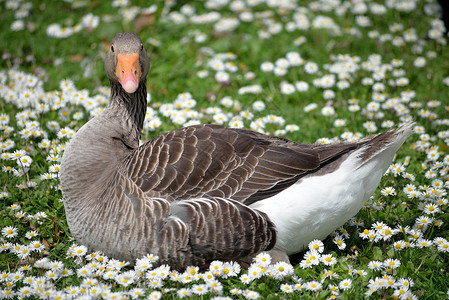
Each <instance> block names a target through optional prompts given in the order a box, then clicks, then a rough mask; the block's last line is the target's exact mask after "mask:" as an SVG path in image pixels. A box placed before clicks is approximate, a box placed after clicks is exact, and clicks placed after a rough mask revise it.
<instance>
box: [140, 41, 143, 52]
mask: <svg viewBox="0 0 449 300" xmlns="http://www.w3.org/2000/svg"><path fill="white" fill-rule="evenodd" d="M140 51H143V44H142V43H140Z"/></svg>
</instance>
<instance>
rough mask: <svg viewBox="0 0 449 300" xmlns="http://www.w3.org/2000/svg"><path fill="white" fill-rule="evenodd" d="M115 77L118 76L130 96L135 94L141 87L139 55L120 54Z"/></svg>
mask: <svg viewBox="0 0 449 300" xmlns="http://www.w3.org/2000/svg"><path fill="white" fill-rule="evenodd" d="M115 75H117V77H118V79H119V81H120V84H121V85H122V87H123V89H124V90H125V92H127V93H128V94H132V93H134V92H135V91H136V90H137V88H138V87H139V79H140V75H141V70H140V63H139V54H137V53H134V54H129V55H124V54H118V55H117V69H116V71H115Z"/></svg>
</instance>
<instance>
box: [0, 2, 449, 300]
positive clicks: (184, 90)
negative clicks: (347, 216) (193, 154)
mask: <svg viewBox="0 0 449 300" xmlns="http://www.w3.org/2000/svg"><path fill="white" fill-rule="evenodd" d="M440 13H441V10H440V7H439V5H438V3H437V1H435V0H427V1H424V0H387V1H376V0H372V1H371V0H370V1H368V0H366V1H365V0H359V1H356V0H353V1H340V0H320V1H294V0H279V1H276V0H241V1H240V0H235V1H229V0H208V1H181V0H180V1H175V0H173V1H153V2H150V1H132V0H114V1H111V2H109V1H94V0H92V1H91V0H66V1H55V0H53V1H35V0H32V1H19V0H18V1H14V0H6V1H0V18H1V20H2V21H1V25H0V26H1V31H0V55H1V58H0V155H1V159H0V165H1V169H2V171H1V173H0V183H1V190H0V205H1V210H0V230H1V232H0V299H1V298H20V297H23V298H28V297H30V298H42V299H66V298H67V299H72V298H76V299H91V298H104V299H122V298H125V299H127V298H133V299H159V298H161V297H162V298H172V299H175V298H182V297H187V298H190V297H192V298H201V299H209V298H213V297H215V298H216V299H256V298H264V299H265V298H266V299H299V298H305V299H308V298H311V299H339V298H341V299H356V298H363V297H371V298H374V299H391V298H392V299H416V298H420V299H447V298H448V297H449V275H448V274H449V241H448V236H449V225H448V224H449V214H448V200H447V190H448V188H449V151H448V148H449V127H448V126H449V51H448V46H447V43H448V35H447V32H445V28H444V23H443V22H442V21H441V19H440ZM122 31H133V32H136V33H138V34H139V36H140V37H141V39H142V41H143V42H144V46H145V48H146V50H147V52H148V53H149V56H150V61H151V69H150V73H149V78H148V92H149V94H148V97H149V102H148V110H147V116H146V119H145V122H144V133H143V136H142V139H143V140H149V139H152V138H153V137H155V136H157V135H158V134H161V133H163V132H165V131H167V130H172V129H175V128H180V127H183V126H188V125H193V124H198V123H216V124H222V125H225V126H229V127H237V128H250V129H252V130H256V131H260V132H263V133H266V134H270V135H275V136H282V137H285V138H288V139H290V140H293V141H297V142H304V143H314V142H318V143H333V142H337V141H355V140H358V139H360V138H363V137H364V136H369V135H375V134H378V133H380V132H382V131H384V130H388V129H391V128H396V127H398V126H400V125H401V124H403V123H405V122H408V121H414V122H415V125H414V127H413V131H414V133H415V134H413V135H412V136H410V137H409V138H408V140H407V141H406V142H405V144H404V145H403V146H402V147H401V148H400V150H399V152H398V154H397V156H396V158H395V160H394V163H393V164H392V165H391V166H390V168H389V170H388V171H387V173H386V174H385V176H384V177H383V178H382V181H381V184H380V186H379V188H378V189H377V190H376V192H375V193H374V194H373V196H372V198H371V200H370V201H369V202H367V203H365V205H364V207H363V208H362V210H361V211H360V212H359V213H358V214H357V215H356V216H355V217H354V218H352V219H351V220H349V221H348V222H347V223H346V224H345V225H344V226H343V227H341V228H338V229H337V230H336V231H335V232H334V233H333V234H332V235H331V236H330V237H328V238H327V239H325V240H323V241H318V240H317V241H313V242H312V243H311V244H310V245H309V248H310V249H306V250H307V251H304V252H303V253H300V254H297V255H295V256H293V257H291V265H290V264H270V259H269V257H267V256H266V255H264V254H261V255H260V256H259V257H258V259H256V260H255V261H254V262H253V264H251V265H250V266H249V268H248V266H244V265H242V266H241V265H240V264H238V263H231V262H219V261H215V262H213V263H212V264H211V265H210V267H209V268H206V269H204V268H203V269H199V268H198V267H195V266H190V267H188V268H187V269H186V270H172V269H170V267H169V266H165V265H163V266H159V267H156V264H155V262H156V261H157V257H156V256H155V255H149V256H147V257H144V258H142V259H141V260H138V261H137V263H136V265H135V266H134V267H133V266H130V265H129V264H128V262H121V261H117V260H115V259H113V258H108V257H106V256H104V255H103V254H102V253H97V252H94V253H91V252H89V251H88V249H86V247H84V246H83V245H79V244H77V243H76V241H75V240H74V239H73V237H72V236H71V234H70V230H69V228H68V226H67V223H66V220H65V212H64V206H63V202H62V193H61V191H60V186H59V180H58V171H59V163H60V160H61V157H62V154H63V152H64V148H65V145H66V144H67V143H68V142H69V141H70V139H71V137H72V136H73V135H74V134H75V132H76V131H77V130H78V129H79V128H80V127H81V126H82V125H83V124H84V123H85V122H87V120H89V119H90V118H92V117H94V116H95V115H97V114H99V113H100V112H101V111H102V109H103V108H104V107H105V106H106V105H107V103H108V99H109V82H108V78H107V76H106V72H105V70H104V57H105V54H106V51H107V49H108V48H109V46H110V44H109V41H110V40H111V38H112V37H113V36H114V34H115V33H117V32H122ZM323 188H325V187H323ZM336 201H338V200H337V199H336ZM153 264H154V267H153Z"/></svg>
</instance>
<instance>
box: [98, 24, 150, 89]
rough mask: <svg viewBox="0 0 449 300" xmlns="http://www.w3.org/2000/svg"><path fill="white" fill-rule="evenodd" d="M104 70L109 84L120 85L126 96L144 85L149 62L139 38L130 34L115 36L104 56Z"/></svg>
mask: <svg viewBox="0 0 449 300" xmlns="http://www.w3.org/2000/svg"><path fill="white" fill-rule="evenodd" d="M105 69H106V73H107V75H108V77H109V80H110V82H111V84H112V83H118V84H120V85H121V87H122V88H123V90H124V91H125V92H126V93H128V94H133V93H134V92H135V91H136V90H137V88H138V87H139V85H142V84H145V80H146V77H147V74H148V71H149V69H150V61H149V59H148V56H147V53H146V51H145V48H144V47H143V43H142V40H141V39H140V37H139V36H138V35H137V34H134V33H130V32H124V33H118V34H116V35H115V36H114V38H113V39H112V41H111V47H109V51H108V53H107V55H106V60H105Z"/></svg>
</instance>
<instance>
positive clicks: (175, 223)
mask: <svg viewBox="0 0 449 300" xmlns="http://www.w3.org/2000/svg"><path fill="white" fill-rule="evenodd" d="M149 67H150V63H149V59H148V56H147V54H146V51H145V49H144V46H143V43H142V41H141V39H140V38H139V36H138V35H136V34H134V33H119V34H117V35H115V36H114V38H113V39H112V42H111V46H110V48H109V51H108V53H107V55H106V59H105V70H106V73H107V75H108V77H109V81H110V85H111V99H110V102H109V104H108V106H107V107H106V108H105V109H104V111H103V112H102V113H101V114H99V115H98V116H96V117H94V118H92V119H91V120H89V121H88V122H87V123H86V124H84V125H83V126H82V127H81V128H80V129H79V131H78V132H77V133H76V135H75V136H74V137H73V138H72V140H71V141H70V143H69V145H68V146H67V149H66V150H65V152H64V154H63V158H62V162H61V168H60V182H61V188H62V193H63V203H64V207H65V213H66V218H67V223H68V226H69V229H70V231H71V233H72V235H73V236H74V238H75V240H76V241H77V243H79V244H82V245H85V246H87V247H88V249H90V250H91V251H101V252H102V253H104V254H105V255H107V256H109V257H113V258H116V259H120V260H124V261H128V262H131V263H132V262H135V260H136V259H138V258H142V257H143V256H145V255H147V254H149V253H151V254H153V255H157V256H158V257H159V260H158V262H159V263H160V264H168V265H170V266H172V267H173V268H178V269H179V268H184V267H186V266H189V265H197V266H198V265H204V264H207V263H208V262H211V261H213V260H245V259H248V258H251V257H254V256H255V255H257V254H258V253H260V252H262V251H267V252H268V253H269V254H271V255H272V257H273V259H276V260H284V261H288V256H289V255H291V254H294V253H298V252H301V251H302V250H303V249H304V248H305V247H307V245H308V243H309V242H310V241H311V240H314V239H324V238H325V237H326V236H327V235H329V234H330V233H332V232H333V231H334V230H335V229H336V228H338V227H339V226H341V225H343V224H344V223H345V222H346V221H347V220H348V219H350V218H351V217H353V216H354V215H356V214H357V212H358V211H359V210H360V209H361V208H362V206H363V204H364V203H365V202H366V201H367V200H368V199H369V197H370V196H371V195H372V194H373V193H374V191H375V190H376V188H377V186H378V185H379V183H380V180H381V178H382V176H383V175H384V173H385V172H386V170H387V169H388V168H389V166H390V164H391V163H392V160H393V158H394V156H395V154H396V152H397V151H398V149H399V147H400V146H401V145H402V144H403V143H404V141H405V140H406V138H407V137H408V136H409V135H410V134H411V133H412V127H413V123H406V124H404V125H402V126H401V127H399V128H397V129H395V130H390V131H385V132H383V133H381V134H378V135H376V136H374V137H368V138H364V139H362V140H359V141H355V142H339V143H332V144H324V145H323V144H302V143H296V142H292V141H289V140H287V139H284V138H278V137H271V136H268V135H264V134H261V133H258V132H255V131H252V130H247V129H235V128H225V127H222V126H218V125H213V124H202V125H195V126H190V127H185V128H181V129H177V130H173V131H170V132H166V133H164V134H162V135H160V136H157V137H155V138H154V139H152V140H149V141H148V142H146V143H144V144H142V145H141V146H139V138H140V136H141V133H142V127H143V121H144V117H145V113H146V107H147V90H146V77H147V75H148V71H149Z"/></svg>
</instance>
